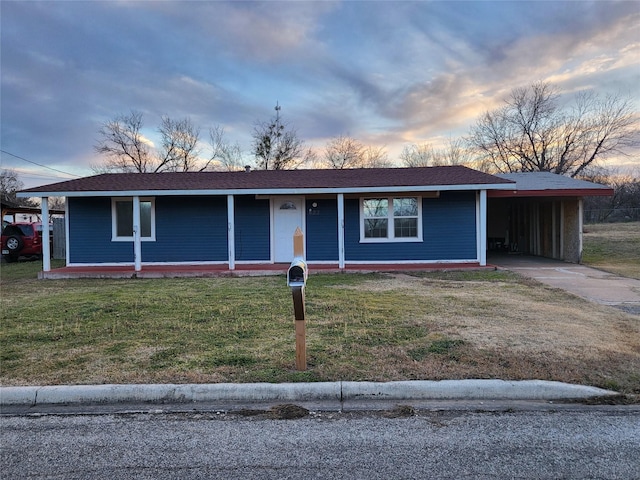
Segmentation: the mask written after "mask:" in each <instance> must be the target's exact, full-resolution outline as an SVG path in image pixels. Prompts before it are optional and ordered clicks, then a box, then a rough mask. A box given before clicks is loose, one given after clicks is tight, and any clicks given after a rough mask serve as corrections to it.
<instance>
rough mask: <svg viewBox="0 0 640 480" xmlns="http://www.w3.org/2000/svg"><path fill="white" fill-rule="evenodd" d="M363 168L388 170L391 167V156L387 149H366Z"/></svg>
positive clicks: (368, 147)
mask: <svg viewBox="0 0 640 480" xmlns="http://www.w3.org/2000/svg"><path fill="white" fill-rule="evenodd" d="M362 153H363V157H364V158H363V165H362V166H363V167H364V168H388V167H390V166H391V162H390V161H389V155H388V154H387V151H386V149H385V147H372V146H371V145H369V146H367V147H365V148H364V151H363V152H362Z"/></svg>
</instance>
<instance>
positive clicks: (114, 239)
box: [111, 197, 156, 242]
mask: <svg viewBox="0 0 640 480" xmlns="http://www.w3.org/2000/svg"><path fill="white" fill-rule="evenodd" d="M135 198H136V197H112V198H111V241H112V242H133V241H135V239H134V235H132V236H130V237H118V236H117V232H118V225H117V217H116V205H115V204H116V202H118V201H129V200H131V201H132V202H133V201H134V199H135ZM137 198H138V199H139V201H141V202H151V236H150V237H140V241H141V242H155V241H156V199H155V198H154V197H137ZM139 214H140V210H139V209H138V215H139ZM134 219H135V208H134ZM134 225H135V221H134Z"/></svg>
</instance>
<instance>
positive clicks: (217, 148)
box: [209, 125, 245, 171]
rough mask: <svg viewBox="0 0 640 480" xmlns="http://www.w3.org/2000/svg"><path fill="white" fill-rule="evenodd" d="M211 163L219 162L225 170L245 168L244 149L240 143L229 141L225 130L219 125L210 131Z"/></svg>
mask: <svg viewBox="0 0 640 480" xmlns="http://www.w3.org/2000/svg"><path fill="white" fill-rule="evenodd" d="M209 141H210V145H211V159H210V162H217V163H218V164H219V165H220V166H221V168H222V169H223V170H227V171H234V170H241V169H242V168H243V167H244V163H245V162H244V161H243V155H242V149H241V148H240V145H239V144H238V143H234V144H231V143H229V141H228V140H227V138H226V136H225V132H224V128H223V127H221V126H219V125H217V126H215V127H213V128H211V129H210V130H209Z"/></svg>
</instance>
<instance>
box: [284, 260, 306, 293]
mask: <svg viewBox="0 0 640 480" xmlns="http://www.w3.org/2000/svg"><path fill="white" fill-rule="evenodd" d="M307 275H308V270H307V264H306V262H305V261H304V260H303V259H302V258H300V257H296V258H294V259H293V261H292V262H291V266H290V267H289V270H288V271H287V286H289V287H291V288H294V287H304V286H305V284H306V283H307Z"/></svg>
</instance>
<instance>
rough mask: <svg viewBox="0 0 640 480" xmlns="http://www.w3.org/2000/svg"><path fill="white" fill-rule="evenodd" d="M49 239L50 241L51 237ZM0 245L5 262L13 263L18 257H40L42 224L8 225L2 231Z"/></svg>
mask: <svg viewBox="0 0 640 480" xmlns="http://www.w3.org/2000/svg"><path fill="white" fill-rule="evenodd" d="M49 228H50V231H51V227H49ZM49 239H50V241H51V235H50V236H49ZM1 244H2V256H3V257H4V259H5V260H6V261H7V262H14V261H16V260H18V257H34V256H35V257H42V224H41V223H10V224H8V225H7V226H6V227H4V229H3V230H2V243H1Z"/></svg>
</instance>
